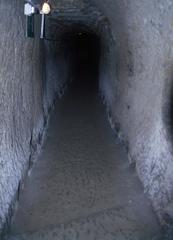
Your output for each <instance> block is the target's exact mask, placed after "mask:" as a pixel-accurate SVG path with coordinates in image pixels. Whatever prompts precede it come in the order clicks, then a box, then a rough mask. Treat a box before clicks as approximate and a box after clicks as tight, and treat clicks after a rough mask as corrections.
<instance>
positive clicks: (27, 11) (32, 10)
mask: <svg viewBox="0 0 173 240" xmlns="http://www.w3.org/2000/svg"><path fill="white" fill-rule="evenodd" d="M35 12H36V9H35V8H34V6H32V5H31V4H30V3H25V5H24V14H25V15H26V16H31V15H32V14H34V13H35Z"/></svg>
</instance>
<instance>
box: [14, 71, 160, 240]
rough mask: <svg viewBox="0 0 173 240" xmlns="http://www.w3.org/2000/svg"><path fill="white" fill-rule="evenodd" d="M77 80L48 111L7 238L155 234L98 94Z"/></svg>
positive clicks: (140, 239)
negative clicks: (35, 158)
mask: <svg viewBox="0 0 173 240" xmlns="http://www.w3.org/2000/svg"><path fill="white" fill-rule="evenodd" d="M85 75H86V73H85ZM89 78H90V81H91V82H92V81H93V80H94V79H92V76H89ZM80 81H81V83H80V84H79V83H78V84H75V82H73V83H72V85H71V87H70V89H69V91H68V94H66V96H64V97H63V98H62V99H61V101H60V102H58V103H57V105H56V108H55V110H54V112H53V113H52V115H51V119H50V125H49V128H48V131H47V138H46V141H45V143H44V145H43V148H42V152H41V154H40V156H39V160H38V161H37V163H36V164H35V166H34V168H33V171H32V173H31V176H30V177H29V178H28V179H27V180H26V183H25V188H24V190H23V191H22V193H21V197H20V202H19V207H18V211H17V213H16V217H15V219H14V223H13V225H12V228H11V235H12V236H11V237H9V239H21V240H22V239H32V240H36V239H58V240H60V239H71V240H72V239H82V240H83V239H88V240H89V239H90V240H92V239H109V240H112V239H122V240H125V239H133V240H134V239H136V240H137V239H138V240H143V239H145V240H151V239H153V238H154V237H156V236H157V237H158V236H159V237H160V236H161V230H160V226H159V224H158V222H157V219H156V216H155V215H154V213H153V211H152V207H151V204H150V202H149V200H148V199H147V197H146V196H145V195H144V193H143V188H142V185H141V183H140V182H139V180H138V177H137V175H136V174H135V172H134V169H132V168H131V167H130V165H129V164H128V161H127V155H126V153H125V150H124V148H123V147H122V146H121V144H120V143H119V141H118V140H117V139H116V137H115V135H114V134H113V132H112V130H111V128H110V126H109V123H108V121H107V116H106V112H105V110H104V107H103V106H102V103H101V101H100V100H99V98H98V96H97V94H96V93H95V91H93V90H92V88H88V85H87V81H89V79H87V77H84V76H83V77H82V78H81V79H80ZM15 235H16V236H15ZM158 239H159V238H157V240H158Z"/></svg>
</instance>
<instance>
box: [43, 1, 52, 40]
mask: <svg viewBox="0 0 173 240" xmlns="http://www.w3.org/2000/svg"><path fill="white" fill-rule="evenodd" d="M50 12H51V7H50V4H49V3H48V2H45V3H43V5H42V9H41V11H40V14H41V15H42V17H41V35H40V38H44V36H45V15H48V14H49V13H50Z"/></svg>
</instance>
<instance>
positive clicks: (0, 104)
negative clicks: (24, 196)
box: [0, 0, 67, 235]
mask: <svg viewBox="0 0 173 240" xmlns="http://www.w3.org/2000/svg"><path fill="white" fill-rule="evenodd" d="M0 14H1V21H0V32H1V35H0V61H1V68H0V84H1V86H0V235H1V233H2V230H3V229H4V226H7V225H8V224H9V222H10V218H11V215H12V214H13V210H14V206H15V202H16V200H17V199H18V197H19V196H18V195H19V192H20V187H21V185H22V182H23V179H24V177H25V175H26V173H27V171H28V170H29V169H30V168H31V166H32V164H33V161H34V159H35V158H36V155H37V153H38V152H39V149H40V146H41V143H42V137H43V133H44V129H45V126H46V123H47V120H48V115H49V112H50V109H51V107H52V106H53V102H54V99H55V98H56V97H57V96H60V95H62V93H63V91H64V86H65V81H66V80H67V74H66V72H67V68H66V70H65V62H64V61H63V59H64V56H62V54H61V56H59V59H58V58H57V59H56V60H55V57H56V56H57V52H58V47H57V48H56V46H55V45H56V44H55V43H51V42H47V43H44V42H43V41H41V40H40V39H39V38H38V37H36V38H35V39H28V38H25V17H24V14H23V2H22V1H20V0H13V1H11V0H7V1H3V0H0ZM52 49H54V51H53V50H52ZM55 49H56V50H55ZM46 59H47V61H46ZM54 60H55V61H54ZM59 62H61V64H58V63H59ZM56 63H57V64H56ZM53 72H54V74H53ZM55 76H56V77H55ZM47 79H49V80H47Z"/></svg>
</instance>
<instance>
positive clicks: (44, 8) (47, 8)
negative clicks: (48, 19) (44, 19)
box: [40, 2, 51, 15]
mask: <svg viewBox="0 0 173 240" xmlns="http://www.w3.org/2000/svg"><path fill="white" fill-rule="evenodd" d="M50 12H51V7H50V4H49V3H47V2H45V3H43V6H42V9H41V12H40V13H41V14H45V15H47V14H49V13H50Z"/></svg>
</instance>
